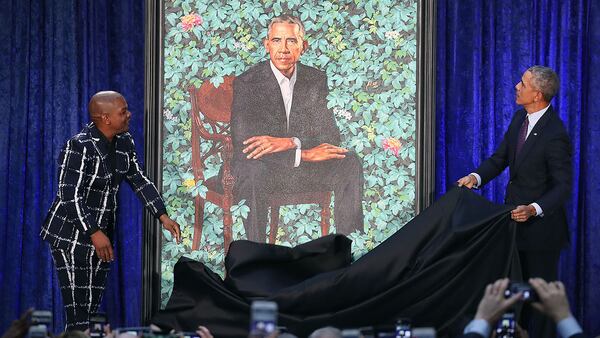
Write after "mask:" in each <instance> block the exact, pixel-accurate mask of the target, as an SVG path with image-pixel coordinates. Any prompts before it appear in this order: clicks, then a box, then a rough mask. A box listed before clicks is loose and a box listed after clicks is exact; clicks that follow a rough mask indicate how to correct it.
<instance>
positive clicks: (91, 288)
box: [52, 248, 110, 331]
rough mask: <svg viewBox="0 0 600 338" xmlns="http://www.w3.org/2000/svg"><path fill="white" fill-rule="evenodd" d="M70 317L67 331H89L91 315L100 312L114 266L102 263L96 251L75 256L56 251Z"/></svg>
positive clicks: (61, 289) (62, 293) (64, 303)
mask: <svg viewBox="0 0 600 338" xmlns="http://www.w3.org/2000/svg"><path fill="white" fill-rule="evenodd" d="M52 258H53V259H54V265H55V266H56V271H57V272H58V282H59V285H60V292H61V295H62V301H63V306H64V310H65V314H66V321H67V323H66V328H65V331H71V330H80V331H85V330H86V329H88V328H89V322H90V314H93V313H95V312H96V311H97V310H98V306H99V305H100V302H101V300H102V294H103V292H104V287H105V285H106V276H107V275H108V271H109V270H110V264H109V263H106V262H102V261H100V259H99V258H98V256H97V255H96V252H95V251H94V250H84V251H83V252H82V251H79V252H76V253H71V252H69V251H66V250H62V249H56V248H52Z"/></svg>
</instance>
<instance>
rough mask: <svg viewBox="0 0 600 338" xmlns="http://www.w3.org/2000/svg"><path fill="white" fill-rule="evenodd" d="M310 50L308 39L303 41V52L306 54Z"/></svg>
mask: <svg viewBox="0 0 600 338" xmlns="http://www.w3.org/2000/svg"><path fill="white" fill-rule="evenodd" d="M307 50H308V41H306V40H303V41H302V54H304V53H305V52H306V51H307Z"/></svg>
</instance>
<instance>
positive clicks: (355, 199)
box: [233, 152, 364, 242]
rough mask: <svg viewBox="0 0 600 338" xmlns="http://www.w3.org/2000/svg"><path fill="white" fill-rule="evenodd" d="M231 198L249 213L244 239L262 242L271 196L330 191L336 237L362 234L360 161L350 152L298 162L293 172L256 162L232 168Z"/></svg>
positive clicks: (362, 177) (361, 172)
mask: <svg viewBox="0 0 600 338" xmlns="http://www.w3.org/2000/svg"><path fill="white" fill-rule="evenodd" d="M233 175H234V177H235V179H236V181H235V185H234V197H235V198H236V199H237V200H242V199H245V200H246V205H248V206H249V208H250V212H249V214H248V217H247V218H246V219H245V220H244V228H245V230H246V235H247V236H248V239H249V240H251V241H256V242H265V241H266V227H267V216H268V207H269V206H268V196H269V194H271V193H273V192H290V193H293V192H310V191H323V190H326V189H329V190H333V193H334V217H335V226H336V229H337V233H343V234H350V233H351V232H353V231H357V230H358V231H363V211H362V197H363V185H364V176H363V168H362V162H361V160H360V158H359V157H358V156H357V155H356V154H355V153H352V152H348V153H346V157H345V158H343V159H335V160H328V161H323V162H314V163H312V162H302V163H301V164H300V166H298V167H297V168H292V169H289V168H282V167H281V166H278V165H275V164H271V163H268V162H266V161H260V160H244V161H240V162H238V163H236V164H235V166H234V168H233Z"/></svg>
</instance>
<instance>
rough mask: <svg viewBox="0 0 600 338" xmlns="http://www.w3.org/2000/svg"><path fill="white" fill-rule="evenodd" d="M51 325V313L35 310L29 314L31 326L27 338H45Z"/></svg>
mask: <svg viewBox="0 0 600 338" xmlns="http://www.w3.org/2000/svg"><path fill="white" fill-rule="evenodd" d="M51 324H52V312H50V311H41V310H35V311H33V312H32V313H31V326H29V330H28V332H27V337H29V338H45V337H48V336H49V334H48V333H49V332H51V330H50V326H51Z"/></svg>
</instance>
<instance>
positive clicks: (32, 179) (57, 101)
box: [0, 0, 144, 332]
mask: <svg viewBox="0 0 600 338" xmlns="http://www.w3.org/2000/svg"><path fill="white" fill-rule="evenodd" d="M0 23H2V29H0V60H1V61H0V114H1V115H0V156H1V160H0V256H1V257H0V294H1V295H0V332H3V331H4V329H5V328H6V327H7V326H8V325H9V324H10V321H11V320H13V319H14V318H17V317H18V315H19V314H20V313H21V312H22V311H24V310H25V309H27V308H29V307H31V306H34V307H36V308H37V309H47V310H51V311H52V312H53V313H54V314H55V320H54V330H55V331H57V332H59V331H60V330H61V329H62V328H63V327H64V326H63V323H64V321H63V312H62V304H61V303H60V302H61V301H60V295H59V293H58V287H57V280H56V277H55V273H54V271H53V265H52V259H51V256H50V251H49V248H48V245H47V244H46V243H43V242H42V241H41V240H40V239H39V236H38V233H39V229H40V225H41V223H42V222H43V220H44V217H45V215H46V211H47V209H48V207H49V206H50V203H51V202H52V199H53V197H54V195H55V193H56V188H57V187H56V182H57V177H56V169H57V165H56V159H57V157H58V154H59V151H60V149H61V148H62V146H63V144H64V142H65V141H66V140H67V138H69V137H70V136H71V135H74V134H75V133H77V132H78V131H79V130H81V128H82V127H83V126H84V124H85V123H87V122H88V116H87V103H88V100H89V98H90V97H91V95H93V94H94V93H95V92H96V91H99V90H106V89H113V90H117V91H120V92H121V93H123V95H124V96H125V97H126V99H127V100H128V102H129V107H130V110H131V112H132V114H133V116H132V122H131V123H130V127H131V129H132V130H131V132H132V134H133V136H134V138H135V140H136V143H137V148H138V152H139V153H140V155H143V116H142V114H143V107H144V103H143V100H144V88H143V76H144V1H143V0H127V1H105V0H102V1H100V0H94V1H83V0H82V1H79V0H60V1H37V0H0ZM125 186H126V185H125ZM119 198H120V217H119V220H118V230H117V236H116V237H117V240H116V247H117V250H116V255H117V261H116V263H113V266H112V272H111V275H110V281H109V286H108V290H107V293H106V294H105V299H104V303H105V305H106V307H105V309H106V312H107V313H108V316H109V318H110V320H111V322H112V323H113V324H115V325H138V324H139V322H140V306H141V304H140V303H141V301H140V300H141V298H140V297H141V290H140V288H141V271H140V270H141V210H142V209H141V208H142V207H141V204H140V203H139V202H138V201H137V199H136V198H135V195H134V194H133V193H132V192H131V189H129V187H128V186H127V187H124V189H122V191H121V195H120V197H119Z"/></svg>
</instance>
